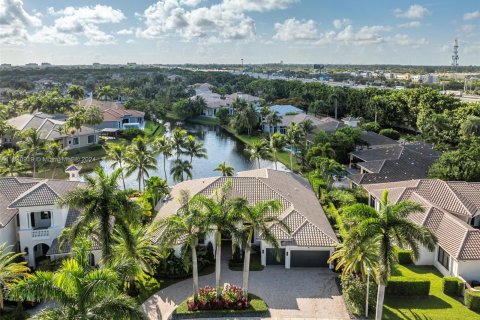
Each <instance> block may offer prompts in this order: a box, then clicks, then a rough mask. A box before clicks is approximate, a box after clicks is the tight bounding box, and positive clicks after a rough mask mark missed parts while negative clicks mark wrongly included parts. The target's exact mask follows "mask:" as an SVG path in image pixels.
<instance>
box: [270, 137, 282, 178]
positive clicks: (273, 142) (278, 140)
mask: <svg viewBox="0 0 480 320" xmlns="http://www.w3.org/2000/svg"><path fill="white" fill-rule="evenodd" d="M269 147H270V151H271V152H272V153H273V161H274V162H275V170H277V162H278V158H277V155H278V153H279V152H282V151H283V150H284V148H285V137H284V136H283V135H282V134H280V132H275V133H274V134H273V135H272V136H271V137H270V142H269Z"/></svg>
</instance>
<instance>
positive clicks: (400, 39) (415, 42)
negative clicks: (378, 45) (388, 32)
mask: <svg viewBox="0 0 480 320" xmlns="http://www.w3.org/2000/svg"><path fill="white" fill-rule="evenodd" d="M385 41H386V42H389V43H393V44H396V45H400V46H408V47H412V48H418V47H420V46H423V45H427V44H428V41H427V39H425V38H421V39H412V38H410V37H409V36H408V35H406V34H396V35H394V36H393V37H387V38H386V39H385Z"/></svg>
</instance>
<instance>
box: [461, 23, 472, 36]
mask: <svg viewBox="0 0 480 320" xmlns="http://www.w3.org/2000/svg"><path fill="white" fill-rule="evenodd" d="M475 30H476V26H475V25H473V24H466V25H463V26H461V27H460V30H459V31H460V33H461V35H463V36H466V37H471V36H473V35H475Z"/></svg>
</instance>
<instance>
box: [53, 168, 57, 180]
mask: <svg viewBox="0 0 480 320" xmlns="http://www.w3.org/2000/svg"><path fill="white" fill-rule="evenodd" d="M55 170H57V166H56V165H55V166H53V172H52V179H53V178H55Z"/></svg>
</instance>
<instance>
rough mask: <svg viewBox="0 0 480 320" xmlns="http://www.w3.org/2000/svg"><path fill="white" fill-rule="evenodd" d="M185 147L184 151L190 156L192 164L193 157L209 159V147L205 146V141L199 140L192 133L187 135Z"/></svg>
mask: <svg viewBox="0 0 480 320" xmlns="http://www.w3.org/2000/svg"><path fill="white" fill-rule="evenodd" d="M183 149H184V151H183V153H184V154H186V155H187V156H189V157H190V164H192V161H193V157H195V158H203V159H208V157H207V149H205V148H204V147H203V142H202V141H197V140H196V139H195V137H194V136H192V135H189V136H187V138H186V139H185V144H184V146H183Z"/></svg>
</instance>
